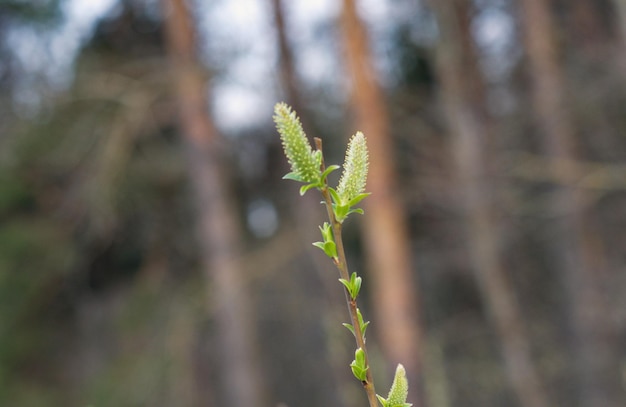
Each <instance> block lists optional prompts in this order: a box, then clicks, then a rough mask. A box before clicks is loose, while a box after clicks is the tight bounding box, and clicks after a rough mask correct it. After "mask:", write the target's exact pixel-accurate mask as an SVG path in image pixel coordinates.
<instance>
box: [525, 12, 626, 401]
mask: <svg viewBox="0 0 626 407" xmlns="http://www.w3.org/2000/svg"><path fill="white" fill-rule="evenodd" d="M520 5H521V12H522V16H523V18H524V22H523V28H524V35H525V42H526V49H527V53H528V61H529V71H530V74H531V78H532V80H533V82H534V86H535V92H534V98H535V103H534V106H536V111H535V113H536V118H537V123H538V125H539V128H540V130H541V131H542V133H543V137H544V149H545V152H546V154H547V155H548V156H549V157H550V158H551V159H552V166H553V168H552V170H553V171H554V173H558V174H566V176H567V179H577V178H578V176H579V175H580V170H579V169H578V168H577V164H576V162H575V159H576V153H575V146H574V143H575V140H574V136H575V132H574V129H573V126H572V122H571V119H570V117H569V116H568V112H567V108H566V103H565V97H566V93H565V87H564V80H563V76H562V75H563V73H562V69H561V66H560V62H559V58H558V56H557V49H556V47H555V39H554V38H555V37H554V33H553V28H552V27H553V19H552V17H551V16H550V11H549V9H548V8H547V7H546V3H545V2H544V1H542V0H524V1H522V2H521V3H520ZM584 204H585V196H584V193H583V191H582V190H581V189H580V188H577V187H576V186H574V185H559V186H556V187H555V191H554V200H553V201H552V208H551V210H552V211H553V213H554V214H555V216H556V218H555V221H554V223H553V227H554V231H555V239H553V241H554V247H553V250H554V255H555V260H556V261H557V263H558V266H559V268H560V273H561V275H562V279H563V282H564V286H565V289H566V290H567V294H568V300H569V306H570V307H571V309H570V311H571V326H572V332H573V349H572V352H571V355H570V360H571V361H572V362H573V363H574V364H575V368H576V371H577V372H578V376H579V380H580V383H579V386H578V389H579V391H580V398H579V399H580V400H581V405H582V406H585V407H592V406H594V407H595V406H603V407H605V406H606V407H609V406H611V407H613V406H615V407H617V406H618V405H622V403H620V402H619V392H620V390H619V389H620V383H619V361H618V359H617V358H616V357H615V355H616V354H618V353H617V352H615V351H616V348H615V344H614V343H613V340H612V339H611V338H612V337H613V332H612V327H611V322H610V313H609V312H608V311H609V310H608V309H607V305H606V304H605V300H604V293H603V290H602V279H603V273H604V272H605V270H603V268H604V267H603V265H602V255H601V254H600V253H599V250H597V249H596V247H594V245H593V244H591V240H590V239H591V238H592V236H593V234H594V232H593V231H592V230H591V224H590V223H589V222H588V220H587V219H585V213H584V212H585V211H584Z"/></svg>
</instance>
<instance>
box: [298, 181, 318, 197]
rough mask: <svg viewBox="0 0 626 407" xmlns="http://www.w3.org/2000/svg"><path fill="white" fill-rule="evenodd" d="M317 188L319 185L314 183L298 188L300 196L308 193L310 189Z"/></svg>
mask: <svg viewBox="0 0 626 407" xmlns="http://www.w3.org/2000/svg"><path fill="white" fill-rule="evenodd" d="M318 186H319V184H316V183H311V184H307V185H303V186H301V187H300V196H302V195H304V194H305V193H306V191H308V190H309V189H312V188H317V187H318Z"/></svg>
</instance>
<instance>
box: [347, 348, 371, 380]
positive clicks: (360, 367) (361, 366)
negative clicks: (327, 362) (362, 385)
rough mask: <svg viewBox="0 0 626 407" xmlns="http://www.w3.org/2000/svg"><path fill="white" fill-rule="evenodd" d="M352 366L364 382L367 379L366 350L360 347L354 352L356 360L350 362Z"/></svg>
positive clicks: (355, 373) (356, 374)
mask: <svg viewBox="0 0 626 407" xmlns="http://www.w3.org/2000/svg"><path fill="white" fill-rule="evenodd" d="M350 368H351V369H352V373H353V374H354V376H355V377H356V378H357V379H359V380H360V381H362V382H364V381H366V379H367V369H368V366H367V363H366V360H365V351H364V350H363V349H361V348H358V349H357V350H356V351H355V352H354V360H353V361H352V363H350Z"/></svg>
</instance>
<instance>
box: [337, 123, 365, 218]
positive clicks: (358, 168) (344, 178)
mask: <svg viewBox="0 0 626 407" xmlns="http://www.w3.org/2000/svg"><path fill="white" fill-rule="evenodd" d="M368 168H369V153H368V151H367V144H366V141H365V136H364V135H363V133H361V132H360V131H359V132H357V133H356V134H355V135H354V136H352V138H351V139H350V142H349V143H348V149H347V151H346V158H345V160H344V163H343V173H342V174H341V178H340V179H339V186H338V187H337V190H336V191H335V190H333V189H332V188H331V190H330V192H331V194H332V197H333V201H334V208H333V210H334V212H335V217H336V218H337V221H338V222H343V221H344V219H345V218H346V217H347V216H348V215H349V214H351V213H353V212H356V213H361V214H362V213H363V210H362V209H360V208H354V209H353V208H352V207H353V206H354V205H356V204H358V203H359V202H361V200H362V199H363V198H365V197H367V196H368V195H369V193H365V182H366V181H367V171H368Z"/></svg>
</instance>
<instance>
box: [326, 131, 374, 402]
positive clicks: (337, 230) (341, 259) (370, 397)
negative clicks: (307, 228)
mask: <svg viewBox="0 0 626 407" xmlns="http://www.w3.org/2000/svg"><path fill="white" fill-rule="evenodd" d="M315 148H316V149H317V150H319V151H322V140H321V139H319V138H317V137H316V138H315ZM325 170H326V165H325V164H324V160H323V159H322V172H324V171H325ZM320 191H321V193H322V196H323V197H324V204H325V206H326V212H327V213H328V219H329V220H330V223H331V225H332V228H333V237H334V238H335V245H336V246H337V258H336V259H334V261H333V262H334V263H335V266H336V267H337V269H338V270H339V276H340V277H341V278H342V279H344V280H347V281H350V272H349V271H348V260H347V259H346V253H345V250H344V247H343V239H342V237H341V223H340V222H338V221H337V219H336V217H335V213H334V212H333V201H332V198H331V196H330V192H329V190H328V185H327V184H326V180H324V186H323V187H322V188H320ZM344 295H345V297H346V303H347V305H348V313H349V314H350V321H351V322H352V326H353V327H354V337H355V339H356V345H357V348H361V349H362V350H363V352H364V354H365V363H366V366H367V367H368V369H367V372H366V377H365V381H363V382H362V384H363V388H364V389H365V393H366V394H367V401H368V402H369V406H370V407H378V399H377V398H376V389H375V388H374V379H373V377H372V370H371V369H370V368H369V366H370V365H369V357H368V354H367V348H366V346H365V336H364V335H363V332H362V331H361V324H360V323H359V317H358V312H357V308H358V307H357V302H356V299H353V298H352V297H351V296H350V293H349V292H348V290H347V288H345V287H344Z"/></svg>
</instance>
